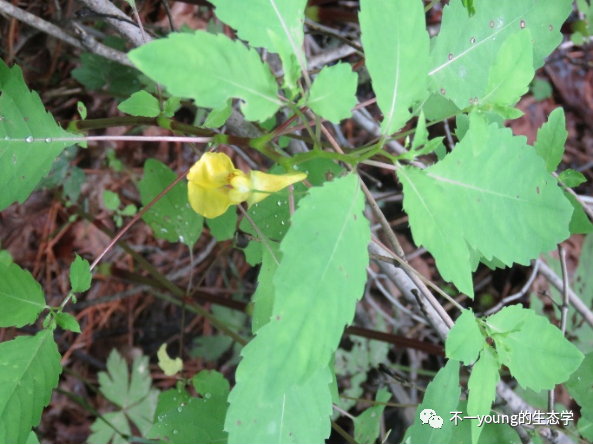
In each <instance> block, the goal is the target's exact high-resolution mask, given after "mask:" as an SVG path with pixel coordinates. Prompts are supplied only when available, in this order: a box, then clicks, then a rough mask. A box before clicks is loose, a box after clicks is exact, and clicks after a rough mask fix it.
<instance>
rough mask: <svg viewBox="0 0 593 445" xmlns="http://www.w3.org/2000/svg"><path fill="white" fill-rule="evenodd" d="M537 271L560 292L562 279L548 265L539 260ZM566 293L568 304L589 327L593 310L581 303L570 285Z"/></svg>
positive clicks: (592, 321)
mask: <svg viewBox="0 0 593 445" xmlns="http://www.w3.org/2000/svg"><path fill="white" fill-rule="evenodd" d="M539 271H540V273H541V274H542V275H543V276H544V277H545V278H546V280H548V281H549V282H550V284H551V285H552V286H554V287H555V288H556V289H558V291H559V292H562V290H563V287H564V286H563V284H562V279H561V278H560V277H559V276H558V275H556V273H555V272H554V271H553V270H552V269H551V268H550V266H548V265H547V264H546V263H544V262H543V261H541V263H540V265H539ZM567 293H568V301H569V302H570V304H572V306H573V307H574V308H575V310H576V311H577V312H578V313H579V314H580V315H581V317H583V318H584V320H585V321H586V322H587V323H588V324H589V325H590V326H591V327H593V312H591V309H589V307H588V306H587V305H586V304H585V303H583V301H582V300H581V299H580V298H579V296H578V295H577V294H576V293H575V292H574V291H573V290H572V289H571V288H570V287H567Z"/></svg>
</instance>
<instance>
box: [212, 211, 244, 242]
mask: <svg viewBox="0 0 593 445" xmlns="http://www.w3.org/2000/svg"><path fill="white" fill-rule="evenodd" d="M206 224H207V225H208V227H209V228H210V234H211V235H212V236H213V237H214V238H216V240H217V241H219V242H220V241H226V240H229V239H231V238H232V237H233V235H234V234H235V231H236V230H237V209H236V208H235V207H234V206H231V207H229V208H228V209H227V211H226V212H224V213H223V214H222V215H220V216H219V217H217V218H213V219H208V218H206Z"/></svg>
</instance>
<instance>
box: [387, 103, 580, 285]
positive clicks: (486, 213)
mask: <svg viewBox="0 0 593 445" xmlns="http://www.w3.org/2000/svg"><path fill="white" fill-rule="evenodd" d="M470 118H471V122H470V127H469V130H468V132H467V134H466V135H465V137H464V138H463V140H462V141H461V142H459V143H458V144H457V146H456V148H455V150H453V152H452V153H450V154H449V155H447V156H446V157H445V159H444V160H443V161H441V162H438V163H437V164H435V165H433V166H431V167H428V168H427V169H425V170H419V169H417V168H414V167H404V168H401V169H399V170H398V177H399V179H400V181H401V182H402V184H403V187H404V208H405V210H406V212H407V213H408V215H409V217H410V226H411V228H412V234H413V236H414V241H415V242H416V244H417V245H418V246H420V245H423V246H424V247H426V249H427V250H429V251H430V253H432V255H433V256H434V257H435V260H436V263H437V267H438V269H439V272H440V273H441V275H442V277H443V278H444V279H445V280H447V281H452V282H453V283H454V284H455V285H456V286H457V288H458V289H459V290H460V291H462V292H464V293H466V294H467V295H469V296H471V297H473V284H472V279H471V272H472V270H475V268H476V267H477V263H478V261H479V258H480V257H484V258H486V260H488V261H490V260H491V259H492V258H497V259H498V260H500V261H501V262H502V263H503V264H505V265H507V266H510V265H511V264H512V263H513V262H516V263H519V264H525V265H527V264H529V261H530V260H531V259H533V258H537V257H538V256H539V254H540V253H541V252H547V251H550V250H552V249H555V248H556V245H557V244H558V243H559V242H561V241H563V240H564V239H566V238H567V237H568V236H569V231H568V225H569V222H570V217H571V214H572V206H571V205H570V203H569V202H568V201H567V200H566V199H565V198H564V195H563V193H562V191H561V190H560V188H559V187H558V185H557V182H556V180H555V178H554V177H553V176H551V175H550V174H549V173H547V172H546V170H545V167H544V164H543V162H542V161H541V160H540V158H539V157H538V156H537V155H536V154H535V151H534V150H533V148H531V147H529V146H527V145H525V142H524V141H525V139H524V138H522V137H514V136H513V135H512V133H511V131H510V130H509V129H506V128H497V126H496V125H494V124H493V125H490V126H489V127H487V126H486V123H485V122H483V121H482V120H481V119H480V117H479V116H478V115H473V114H472V116H471V117H470ZM518 177H521V181H519V182H518V181H517V180H516V179H517V178H518ZM500 215H505V218H504V221H502V220H501V219H500ZM501 221H502V222H501Z"/></svg>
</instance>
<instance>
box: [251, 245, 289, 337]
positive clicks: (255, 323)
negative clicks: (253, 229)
mask: <svg viewBox="0 0 593 445" xmlns="http://www.w3.org/2000/svg"><path fill="white" fill-rule="evenodd" d="M277 246H278V244H276V243H273V244H271V245H270V247H271V248H272V250H273V251H272V252H270V250H269V249H265V248H264V249H262V264H261V268H260V270H259V276H258V278H257V282H258V283H257V289H256V291H255V293H254V294H253V297H252V301H253V303H254V304H255V307H254V309H253V320H252V322H251V330H252V332H253V333H254V334H255V333H257V331H258V330H259V329H260V328H261V327H262V326H264V325H266V324H267V323H268V322H269V321H270V317H271V316H272V308H273V306H274V281H273V280H274V275H275V273H276V270H277V269H278V263H279V262H280V261H281V259H282V255H281V252H280V251H279V249H278V248H277ZM272 254H273V256H272ZM276 261H278V263H276Z"/></svg>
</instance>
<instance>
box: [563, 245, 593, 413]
mask: <svg viewBox="0 0 593 445" xmlns="http://www.w3.org/2000/svg"><path fill="white" fill-rule="evenodd" d="M573 283H574V285H573V288H574V290H575V292H576V293H577V295H579V296H580V297H581V301H582V302H583V303H584V304H585V305H586V306H587V307H591V304H592V303H593V235H588V236H586V237H585V239H584V240H583V245H582V247H581V255H580V257H579V265H578V267H577V270H576V272H575V273H574V281H573ZM569 316H570V312H569ZM592 420H593V419H592Z"/></svg>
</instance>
